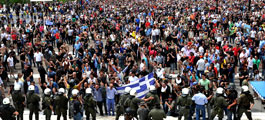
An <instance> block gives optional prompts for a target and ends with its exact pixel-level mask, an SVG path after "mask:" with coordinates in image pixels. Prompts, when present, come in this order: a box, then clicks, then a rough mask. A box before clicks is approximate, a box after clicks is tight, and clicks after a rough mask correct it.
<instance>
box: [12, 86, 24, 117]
mask: <svg viewBox="0 0 265 120" xmlns="http://www.w3.org/2000/svg"><path fill="white" fill-rule="evenodd" d="M12 99H13V103H14V106H15V109H16V111H18V113H19V115H18V116H17V120H23V112H24V107H25V103H24V102H25V97H24V96H23V95H22V94H21V86H20V85H19V84H16V85H15V86H14V92H13V94H12Z"/></svg>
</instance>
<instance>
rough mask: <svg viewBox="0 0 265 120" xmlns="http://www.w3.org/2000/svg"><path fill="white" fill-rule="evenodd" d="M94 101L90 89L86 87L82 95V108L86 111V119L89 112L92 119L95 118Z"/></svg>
mask: <svg viewBox="0 0 265 120" xmlns="http://www.w3.org/2000/svg"><path fill="white" fill-rule="evenodd" d="M95 108H96V101H95V100H94V98H93V96H92V89H91V88H87V89H86V96H85V97H84V109H85V113H86V119H87V120H89V118H90V114H91V116H92V120H96V109H95Z"/></svg>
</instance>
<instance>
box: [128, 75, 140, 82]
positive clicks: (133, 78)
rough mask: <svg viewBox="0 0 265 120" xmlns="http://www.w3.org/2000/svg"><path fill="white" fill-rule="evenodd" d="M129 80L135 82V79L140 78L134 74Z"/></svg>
mask: <svg viewBox="0 0 265 120" xmlns="http://www.w3.org/2000/svg"><path fill="white" fill-rule="evenodd" d="M128 80H129V81H130V83H133V82H135V81H137V80H138V77H136V76H134V77H133V76H130V77H129V79H128Z"/></svg>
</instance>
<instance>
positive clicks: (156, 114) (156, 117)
mask: <svg viewBox="0 0 265 120" xmlns="http://www.w3.org/2000/svg"><path fill="white" fill-rule="evenodd" d="M148 117H149V119H150V120H163V118H166V113H165V112H164V110H162V109H161V106H160V104H159V103H158V104H155V107H154V109H152V110H151V111H150V112H149V114H148Z"/></svg>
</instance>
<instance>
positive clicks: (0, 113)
mask: <svg viewBox="0 0 265 120" xmlns="http://www.w3.org/2000/svg"><path fill="white" fill-rule="evenodd" d="M18 114H19V113H18V112H17V111H16V110H15V108H14V107H13V106H11V105H10V100H9V98H4V99H3V105H1V106H0V117H1V118H2V120H16V117H15V116H16V115H18Z"/></svg>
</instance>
